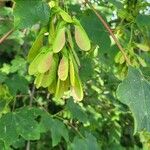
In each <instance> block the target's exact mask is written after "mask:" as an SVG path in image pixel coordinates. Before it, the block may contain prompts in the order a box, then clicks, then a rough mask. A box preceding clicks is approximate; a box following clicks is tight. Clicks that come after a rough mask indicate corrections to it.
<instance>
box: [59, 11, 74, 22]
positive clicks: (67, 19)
mask: <svg viewBox="0 0 150 150" xmlns="http://www.w3.org/2000/svg"><path fill="white" fill-rule="evenodd" d="M59 14H60V15H61V17H62V19H63V20H64V21H66V22H68V23H72V22H73V20H72V18H71V16H70V15H69V14H68V13H66V12H65V11H64V10H62V9H61V10H60V12H59Z"/></svg>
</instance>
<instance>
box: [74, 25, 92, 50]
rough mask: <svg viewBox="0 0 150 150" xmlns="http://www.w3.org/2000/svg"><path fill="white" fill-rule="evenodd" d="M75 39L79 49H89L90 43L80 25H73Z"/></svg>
mask: <svg viewBox="0 0 150 150" xmlns="http://www.w3.org/2000/svg"><path fill="white" fill-rule="evenodd" d="M75 41H76V43H77V45H78V46H79V48H80V49H82V50H84V51H88V50H90V49H91V43H90V40H89V37H88V35H87V34H86V32H85V30H84V29H83V27H82V26H80V25H75Z"/></svg>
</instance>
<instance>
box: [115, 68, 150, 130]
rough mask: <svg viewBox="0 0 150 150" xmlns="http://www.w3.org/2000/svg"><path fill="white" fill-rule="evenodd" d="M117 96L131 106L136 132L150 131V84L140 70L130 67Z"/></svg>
mask: <svg viewBox="0 0 150 150" xmlns="http://www.w3.org/2000/svg"><path fill="white" fill-rule="evenodd" d="M117 96H118V99H119V100H120V101H121V102H122V103H124V104H126V105H128V106H129V108H130V110H131V112H132V114H133V116H134V120H135V132H137V131H141V130H143V129H146V130H147V131H150V110H149V108H150V100H149V97H150V83H149V82H148V81H147V80H145V79H144V77H143V75H142V73H141V71H140V70H138V69H135V68H131V67H129V72H128V75H127V77H126V78H125V79H124V80H123V82H122V83H121V84H120V85H119V87H118V89H117Z"/></svg>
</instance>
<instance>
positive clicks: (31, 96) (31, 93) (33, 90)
mask: <svg viewBox="0 0 150 150" xmlns="http://www.w3.org/2000/svg"><path fill="white" fill-rule="evenodd" d="M34 93H35V86H34V85H33V87H32V90H31V91H29V95H30V102H29V106H30V107H32V102H33V98H34Z"/></svg>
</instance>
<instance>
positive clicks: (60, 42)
mask: <svg viewBox="0 0 150 150" xmlns="http://www.w3.org/2000/svg"><path fill="white" fill-rule="evenodd" d="M65 42H66V38H65V27H62V28H58V31H57V34H56V37H55V39H54V43H53V52H54V53H58V52H59V51H61V50H62V49H63V47H64V45H65Z"/></svg>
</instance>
